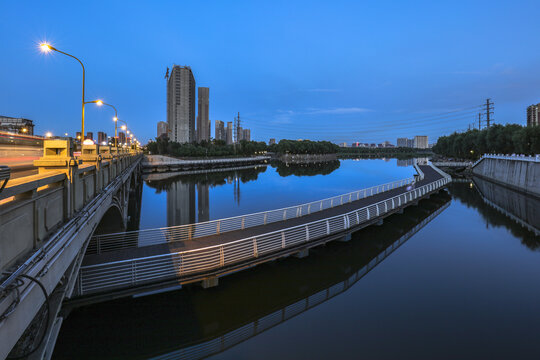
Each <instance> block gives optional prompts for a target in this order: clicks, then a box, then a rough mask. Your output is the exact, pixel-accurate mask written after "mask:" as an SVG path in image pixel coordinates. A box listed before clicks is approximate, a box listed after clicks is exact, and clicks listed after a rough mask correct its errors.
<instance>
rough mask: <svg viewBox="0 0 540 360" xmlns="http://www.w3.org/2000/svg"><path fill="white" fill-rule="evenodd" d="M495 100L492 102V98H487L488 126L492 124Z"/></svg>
mask: <svg viewBox="0 0 540 360" xmlns="http://www.w3.org/2000/svg"><path fill="white" fill-rule="evenodd" d="M492 110H493V102H491V99H487V100H486V123H487V127H490V125H491V120H492V119H491V118H490V115H491V114H493V111H492Z"/></svg>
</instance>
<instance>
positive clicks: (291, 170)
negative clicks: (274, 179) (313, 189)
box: [270, 160, 341, 177]
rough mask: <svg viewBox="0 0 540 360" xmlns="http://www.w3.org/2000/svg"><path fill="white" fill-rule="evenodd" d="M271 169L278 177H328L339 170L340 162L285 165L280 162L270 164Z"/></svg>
mask: <svg viewBox="0 0 540 360" xmlns="http://www.w3.org/2000/svg"><path fill="white" fill-rule="evenodd" d="M270 165H272V167H273V168H276V171H277V173H278V174H279V175H280V176H283V177H285V176H291V175H295V176H315V175H328V174H331V173H332V172H334V171H335V170H337V169H339V166H340V165H341V162H340V161H339V160H332V161H324V162H311V163H285V162H282V161H272V162H270Z"/></svg>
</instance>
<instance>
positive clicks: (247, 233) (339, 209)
mask: <svg viewBox="0 0 540 360" xmlns="http://www.w3.org/2000/svg"><path fill="white" fill-rule="evenodd" d="M419 167H420V169H421V170H422V171H423V172H424V175H425V176H424V179H423V180H421V181H419V182H417V183H416V186H417V187H418V186H422V185H426V184H428V183H431V182H434V181H436V180H438V179H441V178H442V176H441V175H440V174H439V173H438V172H436V171H435V170H434V169H433V168H432V167H431V166H428V165H420V166H419ZM405 192H407V189H406V186H402V187H399V188H396V189H393V190H389V191H386V192H384V193H380V194H376V195H373V196H370V197H367V198H364V199H360V200H356V201H353V202H351V203H348V204H344V205H340V206H335V207H333V208H330V209H326V210H323V211H319V212H316V213H313V214H310V215H305V216H301V217H298V218H293V219H289V220H285V221H279V222H274V223H270V224H267V225H260V226H255V227H250V228H247V229H244V230H236V231H230V232H226V233H222V234H218V235H211V236H205V237H200V238H196V239H193V240H187V241H178V242H170V243H165V244H157V245H149V246H144V247H140V248H139V247H134V248H130V249H123V250H118V251H112V252H106V253H102V254H96V255H86V256H85V258H84V261H83V266H87V265H95V264H102V263H107V262H112V261H120V260H127V259H133V258H141V257H147V256H153V255H162V254H168V253H173V252H179V251H186V250H193V249H198V248H203V247H207V246H212V245H219V244H224V243H227V242H231V241H234V240H239V239H244V238H248V237H251V236H257V235H261V234H266V233H269V232H273V231H277V230H282V229H286V228H290V227H293V226H296V225H302V224H306V223H309V222H312V221H316V220H321V219H326V218H329V217H332V216H336V215H340V214H346V213H348V212H351V211H353V210H356V209H360V208H363V207H365V206H368V205H371V204H375V203H378V202H380V201H383V200H385V199H388V198H392V197H394V196H397V195H400V194H403V193H405ZM134 246H136V244H134Z"/></svg>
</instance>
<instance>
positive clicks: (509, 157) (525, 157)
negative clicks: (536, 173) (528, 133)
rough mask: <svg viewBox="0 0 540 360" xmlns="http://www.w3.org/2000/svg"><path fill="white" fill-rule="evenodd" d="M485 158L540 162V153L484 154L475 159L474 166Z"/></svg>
mask: <svg viewBox="0 0 540 360" xmlns="http://www.w3.org/2000/svg"><path fill="white" fill-rule="evenodd" d="M484 159H500V160H515V161H530V162H540V154H537V155H522V154H511V155H504V154H484V155H482V157H481V158H480V159H478V160H476V161H475V163H474V164H473V166H472V167H475V166H476V165H478V163H480V161H482V160H484Z"/></svg>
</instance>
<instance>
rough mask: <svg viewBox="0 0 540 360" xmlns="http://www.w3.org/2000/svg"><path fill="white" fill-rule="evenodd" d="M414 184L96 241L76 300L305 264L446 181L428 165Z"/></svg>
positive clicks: (206, 282) (212, 281)
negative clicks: (312, 254) (286, 261)
mask: <svg viewBox="0 0 540 360" xmlns="http://www.w3.org/2000/svg"><path fill="white" fill-rule="evenodd" d="M416 169H417V172H418V175H417V176H416V179H413V178H410V179H404V180H399V181H396V182H394V183H390V184H385V185H379V186H377V187H373V188H369V189H363V190H359V191H356V192H352V193H349V194H345V195H341V196H338V197H335V198H331V199H325V200H321V201H318V202H314V203H310V204H303V205H299V206H295V207H290V208H286V209H279V210H272V211H268V212H263V213H257V214H250V215H244V216H239V217H235V218H229V219H220V220H215V221H209V222H206V223H199V224H190V225H183V226H176V227H170V228H162V229H151V230H142V231H136V232H130V233H120V234H110V235H103V236H96V237H94V238H93V239H92V241H91V242H90V244H89V247H88V251H87V255H86V256H85V258H84V260H83V264H82V267H81V270H80V272H79V278H78V284H77V290H76V291H77V295H79V296H82V295H88V294H93V293H99V292H110V291H114V290H117V289H122V288H133V287H140V286H143V287H144V286H147V285H149V284H157V283H160V282H163V281H167V280H169V281H170V280H172V279H174V282H173V283H176V284H177V285H178V284H185V283H190V282H196V281H202V284H203V286H205V287H209V286H215V285H217V279H218V277H220V276H223V275H226V274H228V273H231V272H235V271H238V270H241V269H244V268H247V267H251V266H254V265H257V264H259V263H262V262H266V261H271V260H274V259H276V258H279V257H283V256H289V255H297V256H300V257H302V256H307V253H308V249H309V248H310V247H314V246H317V245H320V244H323V243H325V242H327V241H331V240H335V239H342V240H348V239H350V233H351V232H353V231H356V230H358V229H360V228H362V227H365V226H369V225H371V224H375V223H381V222H382V219H383V218H384V217H386V216H389V215H391V214H393V213H395V212H400V211H402V209H403V208H404V207H406V206H409V205H412V204H416V203H417V202H418V200H420V199H422V198H424V197H428V196H429V195H430V194H431V193H434V192H438V191H439V190H440V189H441V188H443V187H444V186H445V185H446V184H447V183H449V182H450V181H451V179H450V177H449V176H448V175H447V174H445V173H443V172H442V171H440V170H439V169H437V168H436V167H434V166H433V165H431V164H426V165H418V166H416Z"/></svg>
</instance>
